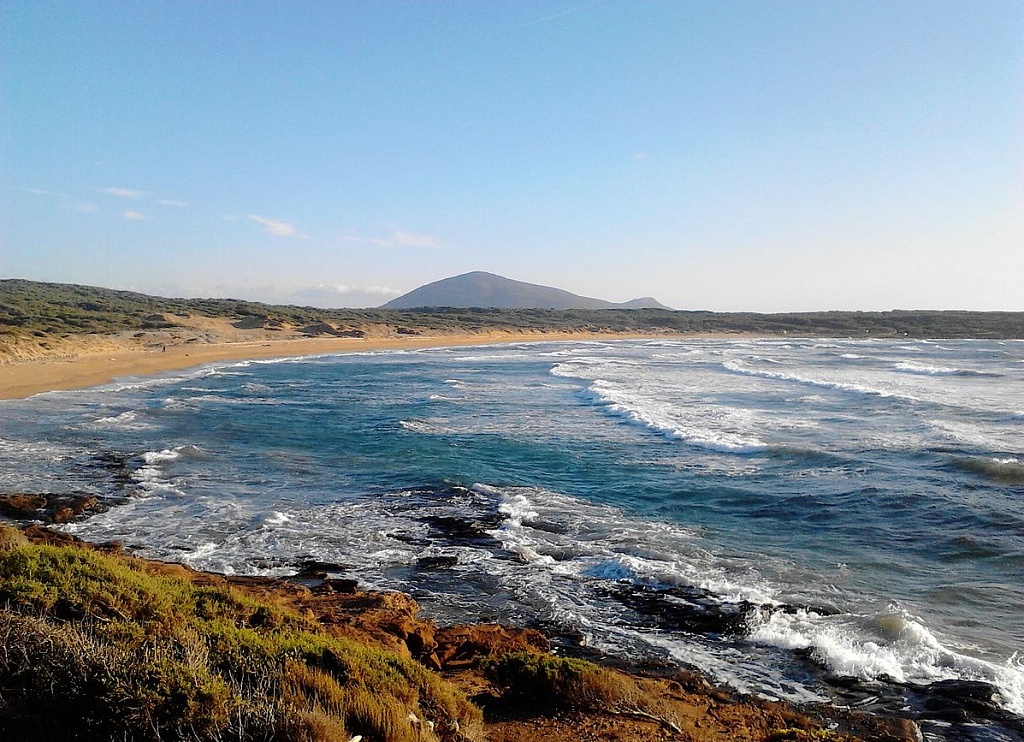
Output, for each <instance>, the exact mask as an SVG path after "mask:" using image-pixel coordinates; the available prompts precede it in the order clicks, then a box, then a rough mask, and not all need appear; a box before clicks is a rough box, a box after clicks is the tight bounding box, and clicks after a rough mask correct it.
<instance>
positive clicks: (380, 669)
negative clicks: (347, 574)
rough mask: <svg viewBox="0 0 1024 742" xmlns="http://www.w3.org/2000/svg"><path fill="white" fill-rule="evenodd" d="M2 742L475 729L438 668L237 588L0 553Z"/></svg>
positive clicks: (411, 735)
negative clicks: (336, 632)
mask: <svg viewBox="0 0 1024 742" xmlns="http://www.w3.org/2000/svg"><path fill="white" fill-rule="evenodd" d="M0 639H2V646H0V688H2V689H3V690H2V694H0V739H19V740H24V741H25V742H50V741H51V740H73V739H89V740H93V739H118V740H121V739H124V740H138V741H140V742H141V741H143V740H146V741H149V740H152V741H153V742H157V741H161V740H210V741H211V742H213V741H214V740H216V741H218V742H219V741H221V740H238V741H239V742H243V741H245V742H248V741H250V740H252V741H254V742H255V741H256V740H260V741H263V740H266V741H268V742H269V741H270V740H275V741H277V740H280V741H281V742H293V741H294V742H328V741H331V742H333V741H334V740H342V741H343V742H347V740H348V739H350V738H351V737H352V736H354V735H356V734H361V735H364V739H366V740H368V741H369V740H381V741H382V742H412V741H413V740H416V741H417V742H430V741H431V740H453V741H455V740H474V739H478V738H479V737H480V736H481V714H480V711H479V709H477V708H476V707H475V706H473V705H472V704H470V703H469V702H468V701H467V700H466V698H465V697H464V696H463V695H462V694H461V693H459V692H458V691H456V690H455V689H454V688H453V687H452V686H450V685H448V684H447V683H446V682H445V681H443V680H442V679H441V678H440V677H439V676H437V675H435V674H433V673H431V672H429V671H428V670H426V669H425V668H423V667H422V666H420V665H418V664H416V663H414V662H411V661H408V660H404V659H402V658H400V657H397V656H395V655H392V654H388V653H386V652H384V651H382V650H378V649H375V648H371V647H368V646H365V645H362V644H359V643H357V642H355V641H352V640H348V639H341V638H338V637H334V636H330V635H328V634H326V633H324V632H323V631H322V630H321V629H320V628H319V626H318V625H317V624H316V623H315V622H313V621H312V620H309V619H306V618H304V617H302V616H299V615H297V614H293V613H290V612H287V611H284V610H282V609H280V608H277V607H274V606H271V605H268V604H265V603H260V602H257V601H255V600H252V599H250V598H248V597H247V596H244V595H242V594H240V593H238V592H236V591H234V590H231V589H228V588H220V587H208V586H206V587H204V586H197V585H195V584H193V583H191V582H190V581H188V580H185V579H181V578H176V577H168V576H165V575H157V574H151V573H149V572H147V571H146V570H145V568H144V566H143V565H142V563H140V562H137V561H135V560H131V559H126V558H121V557H112V556H105V555H102V554H99V553H96V552H93V551H88V550H85V549H78V548H58V547H46V546H18V545H14V546H12V547H11V548H9V549H8V550H6V551H3V550H0Z"/></svg>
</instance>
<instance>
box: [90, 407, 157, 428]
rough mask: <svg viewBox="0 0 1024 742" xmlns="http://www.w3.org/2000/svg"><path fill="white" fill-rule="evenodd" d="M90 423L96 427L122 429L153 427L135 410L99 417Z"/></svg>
mask: <svg viewBox="0 0 1024 742" xmlns="http://www.w3.org/2000/svg"><path fill="white" fill-rule="evenodd" d="M88 425H89V426H90V427H96V428H120V429H121V430H146V429H149V428H152V427H153V426H152V425H151V424H149V423H146V422H143V421H141V420H139V413H138V412H136V411H134V410H127V411H125V412H122V413H120V414H118V415H108V416H106V417H99V418H96V419H95V420H93V421H92V422H91V423H88Z"/></svg>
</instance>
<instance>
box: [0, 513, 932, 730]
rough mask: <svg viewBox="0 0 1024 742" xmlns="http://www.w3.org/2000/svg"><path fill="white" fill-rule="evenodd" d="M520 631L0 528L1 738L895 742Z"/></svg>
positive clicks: (396, 602)
mask: <svg viewBox="0 0 1024 742" xmlns="http://www.w3.org/2000/svg"><path fill="white" fill-rule="evenodd" d="M546 647H547V643H546V641H545V640H544V639H543V637H541V636H540V635H539V634H538V633H537V632H534V631H531V630H529V629H511V628H508V627H501V626H495V625H487V624H485V625H462V626H455V627H448V628H443V629H439V628H438V627H437V626H435V625H434V624H432V623H430V622H429V621H425V620H423V619H419V618H417V617H416V606H415V603H414V602H413V601H412V600H411V599H410V598H408V597H407V596H403V595H400V594H397V593H363V592H359V591H356V592H354V593H347V592H346V593H339V592H336V591H335V590H334V589H333V588H332V587H331V586H330V585H329V584H325V585H321V586H320V587H315V588H312V589H311V588H309V587H307V586H304V585H302V584H299V583H297V582H295V581H287V580H273V579H270V578H256V577H249V578H245V577H231V578H228V577H224V576H222V575H212V574H208V573H202V572H195V571H192V570H189V569H187V568H184V567H181V566H179V565H173V564H166V563H162V562H152V561H147V560H144V559H138V558H134V557H130V556H125V555H124V554H123V553H122V552H121V551H120V550H119V549H118V548H117V547H113V546H107V547H94V546H91V545H88V544H85V543H82V542H76V541H75V540H74V539H73V538H71V537H70V536H67V535H66V534H61V533H58V532H54V531H49V530H47V529H45V528H40V527H39V526H30V527H28V528H26V529H24V530H22V529H19V528H16V527H13V526H11V525H6V524H4V523H0V739H3V740H19V741H20V742H58V741H59V742H64V741H65V740H125V742H127V741H129V740H132V741H135V742H170V741H171V740H174V741H176V742H177V741H181V742H186V741H188V742H228V741H232V742H353V741H361V742H485V740H491V742H513V741H519V740H527V739H528V740H531V741H535V742H579V740H584V739H593V740H597V739H608V740H618V741H619V742H650V740H658V739H676V740H686V741H687V742H727V741H729V742H782V740H805V741H810V740H817V741H818V742H856V740H863V741H865V742H911V741H912V740H914V739H919V736H917V730H916V727H915V726H914V725H913V724H912V723H910V722H907V721H905V720H898V719H883V718H880V717H874V716H871V715H867V714H863V713H857V712H854V711H850V710H843V709H839V708H835V707H823V708H820V709H817V710H813V709H797V708H794V707H791V706H788V705H786V704H781V703H772V702H767V701H761V700H758V699H751V698H744V697H741V696H738V695H735V694H733V693H731V692H729V691H727V690H725V689H722V688H715V687H713V686H711V685H710V684H708V683H707V681H705V680H704V679H703V678H701V677H700V676H697V675H695V674H693V673H687V672H685V671H679V672H678V673H677V674H675V675H673V676H670V677H638V676H635V675H630V674H627V673H624V672H621V671H618V670H614V669H611V668H606V667H602V666H599V665H596V664H593V663H591V662H587V661H584V660H580V659H569V658H564V657H558V656H555V655H552V654H550V653H549V652H548V651H546Z"/></svg>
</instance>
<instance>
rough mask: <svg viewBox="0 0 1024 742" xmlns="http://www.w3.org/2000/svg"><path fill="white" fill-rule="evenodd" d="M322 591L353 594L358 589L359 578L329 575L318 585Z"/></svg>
mask: <svg viewBox="0 0 1024 742" xmlns="http://www.w3.org/2000/svg"><path fill="white" fill-rule="evenodd" d="M320 589H321V591H323V592H332V593H341V594H343V595H354V594H355V593H356V591H357V590H359V580H354V579H351V578H341V577H329V578H327V579H326V580H324V581H323V584H322V585H321V586H320Z"/></svg>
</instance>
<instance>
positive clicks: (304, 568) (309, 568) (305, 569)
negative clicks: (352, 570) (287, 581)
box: [292, 559, 349, 580]
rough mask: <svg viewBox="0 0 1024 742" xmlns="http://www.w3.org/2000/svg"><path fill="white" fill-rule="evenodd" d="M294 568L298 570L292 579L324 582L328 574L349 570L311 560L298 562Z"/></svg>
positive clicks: (335, 564)
mask: <svg viewBox="0 0 1024 742" xmlns="http://www.w3.org/2000/svg"><path fill="white" fill-rule="evenodd" d="M296 566H297V567H298V569H297V571H296V572H295V574H294V575H292V579H299V580H326V579H327V577H328V573H330V572H335V573H337V572H345V571H347V570H348V569H349V567H348V566H347V565H344V564H338V563H337V562H319V561H316V560H313V559H310V560H308V561H305V562H300V563H299V564H298V565H296Z"/></svg>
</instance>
